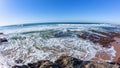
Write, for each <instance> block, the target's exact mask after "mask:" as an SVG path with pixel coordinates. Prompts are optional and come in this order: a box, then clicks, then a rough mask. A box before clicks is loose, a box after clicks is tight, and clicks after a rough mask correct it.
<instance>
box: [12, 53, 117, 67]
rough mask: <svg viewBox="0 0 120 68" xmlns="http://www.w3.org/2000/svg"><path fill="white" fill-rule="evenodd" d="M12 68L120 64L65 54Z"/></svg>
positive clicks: (115, 65)
mask: <svg viewBox="0 0 120 68" xmlns="http://www.w3.org/2000/svg"><path fill="white" fill-rule="evenodd" d="M12 68H119V65H118V64H115V63H107V62H94V61H91V62H90V61H82V60H80V59H77V58H74V57H71V56H66V55H63V56H61V57H59V58H58V59H57V60H56V61H55V62H54V63H53V62H51V61H49V60H41V61H38V62H35V63H28V64H27V65H22V66H18V65H15V66H13V67H12Z"/></svg>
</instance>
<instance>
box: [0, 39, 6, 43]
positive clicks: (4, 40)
mask: <svg viewBox="0 0 120 68" xmlns="http://www.w3.org/2000/svg"><path fill="white" fill-rule="evenodd" d="M1 42H8V40H7V39H6V38H0V43H1Z"/></svg>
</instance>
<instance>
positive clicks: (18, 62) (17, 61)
mask: <svg viewBox="0 0 120 68" xmlns="http://www.w3.org/2000/svg"><path fill="white" fill-rule="evenodd" d="M22 62H23V60H22V59H18V60H15V63H17V64H20V63H22Z"/></svg>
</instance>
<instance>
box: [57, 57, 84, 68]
mask: <svg viewBox="0 0 120 68" xmlns="http://www.w3.org/2000/svg"><path fill="white" fill-rule="evenodd" d="M55 63H56V64H58V65H60V67H61V68H84V66H85V65H86V63H84V62H83V61H82V60H79V59H77V58H73V57H71V56H61V57H60V58H58V59H57V60H56V61H55Z"/></svg>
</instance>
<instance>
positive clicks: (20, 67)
mask: <svg viewBox="0 0 120 68" xmlns="http://www.w3.org/2000/svg"><path fill="white" fill-rule="evenodd" d="M12 68H22V66H18V65H15V66H13V67H12Z"/></svg>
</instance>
